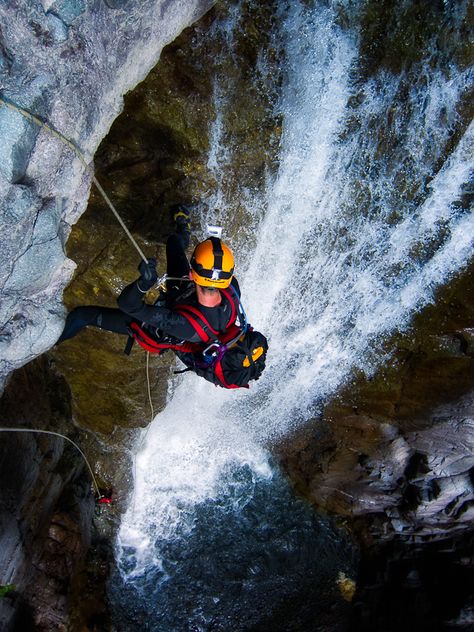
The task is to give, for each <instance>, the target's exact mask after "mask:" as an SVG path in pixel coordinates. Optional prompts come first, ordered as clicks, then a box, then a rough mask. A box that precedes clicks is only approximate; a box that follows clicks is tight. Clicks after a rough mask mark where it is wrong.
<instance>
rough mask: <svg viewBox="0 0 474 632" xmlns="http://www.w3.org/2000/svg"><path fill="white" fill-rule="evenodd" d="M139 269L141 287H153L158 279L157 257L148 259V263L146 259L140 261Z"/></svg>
mask: <svg viewBox="0 0 474 632" xmlns="http://www.w3.org/2000/svg"><path fill="white" fill-rule="evenodd" d="M138 271H139V272H140V279H139V282H140V289H141V290H149V289H150V288H152V287H153V286H154V285H155V283H156V282H157V280H158V273H157V271H156V259H148V261H147V262H146V263H145V261H140V265H139V266H138Z"/></svg>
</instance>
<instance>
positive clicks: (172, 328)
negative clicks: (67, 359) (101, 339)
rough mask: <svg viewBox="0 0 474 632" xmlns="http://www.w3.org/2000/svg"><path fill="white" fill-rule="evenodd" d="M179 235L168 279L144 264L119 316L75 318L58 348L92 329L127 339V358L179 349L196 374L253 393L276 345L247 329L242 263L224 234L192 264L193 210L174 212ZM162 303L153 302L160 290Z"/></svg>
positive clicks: (172, 243) (170, 251)
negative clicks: (237, 272)
mask: <svg viewBox="0 0 474 632" xmlns="http://www.w3.org/2000/svg"><path fill="white" fill-rule="evenodd" d="M172 213H173V218H174V221H175V223H176V231H175V232H174V233H173V234H172V235H170V236H169V237H168V240H167V242H166V274H165V275H164V276H163V277H162V278H160V279H159V278H158V273H157V270H156V259H152V258H150V259H147V260H143V261H141V262H140V264H139V266H138V270H139V272H140V277H139V278H138V279H136V280H135V281H134V282H133V283H130V284H129V285H127V286H126V287H125V288H124V290H123V291H122V292H121V294H120V296H119V297H118V300H117V302H118V306H119V309H113V308H107V307H100V306H92V305H88V306H81V307H77V308H76V309H74V310H73V311H72V312H70V313H69V314H68V317H67V319H66V324H65V327H64V331H63V333H62V334H61V336H60V338H59V340H58V343H62V342H64V341H65V340H68V339H70V338H73V337H74V336H76V335H77V334H78V333H79V332H80V331H81V330H82V329H84V328H85V327H88V326H93V327H98V328H100V329H104V330H107V331H111V332H114V333H118V334H122V335H127V336H128V342H127V345H126V348H125V353H126V354H129V353H130V351H131V348H132V346H133V343H134V342H137V343H138V344H139V345H140V346H141V347H142V348H144V349H145V350H146V351H148V352H151V353H158V354H162V353H164V352H165V351H167V350H172V351H174V353H175V354H176V356H177V357H178V358H179V359H180V360H181V361H182V362H183V364H184V365H185V367H186V368H185V369H183V370H182V371H176V373H184V372H186V371H193V372H194V373H196V374H197V375H199V376H200V377H203V378H204V379H206V380H208V381H209V382H212V383H213V384H215V385H216V386H221V387H223V388H227V389H235V388H248V387H249V382H251V381H252V380H258V379H259V377H260V376H261V374H262V372H263V370H264V368H265V360H266V353H267V350H268V342H267V339H266V337H265V336H264V335H263V334H261V333H260V332H258V331H255V330H254V329H253V327H252V326H251V325H250V324H249V323H248V322H247V317H246V315H245V311H244V309H243V306H242V303H241V300H240V288H239V284H238V281H237V279H236V278H235V277H234V256H233V254H232V251H231V250H230V248H229V247H228V246H227V245H226V244H225V243H223V241H222V240H221V239H220V235H221V230H220V229H218V230H215V231H213V234H211V236H209V237H208V238H207V239H205V240H204V241H202V242H200V243H198V244H197V246H196V247H195V249H194V252H193V255H192V257H191V261H190V262H189V261H188V259H187V256H186V252H185V251H186V249H187V248H188V246H189V243H190V236H191V233H190V215H189V213H190V210H189V208H188V207H186V206H184V205H182V204H179V205H176V206H175V207H173V209H172ZM157 285H158V287H159V288H160V294H159V296H158V299H157V300H156V302H155V303H153V304H149V303H147V302H146V300H145V298H146V295H147V294H148V292H149V291H150V290H151V289H152V288H154V287H156V286H157Z"/></svg>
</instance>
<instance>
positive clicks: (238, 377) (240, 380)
mask: <svg viewBox="0 0 474 632" xmlns="http://www.w3.org/2000/svg"><path fill="white" fill-rule="evenodd" d="M267 350H268V342H267V339H266V338H265V336H264V335H263V334H261V333H260V332H259V331H255V330H253V329H251V328H249V329H248V330H247V331H246V333H245V334H242V336H241V337H240V338H239V340H238V341H237V342H236V343H235V344H234V345H232V346H231V347H230V348H229V349H226V350H225V351H224V352H223V353H222V354H219V353H218V354H217V356H216V359H215V360H214V362H213V363H212V364H210V365H209V366H207V367H203V366H196V365H195V366H194V368H193V370H194V371H195V372H196V373H197V374H198V375H200V376H201V377H203V378H205V379H206V380H208V381H209V382H213V383H214V384H216V385H217V386H222V387H224V388H249V382H250V381H251V380H258V378H259V377H260V376H261V374H262V372H263V370H264V368H265V360H266V356H267Z"/></svg>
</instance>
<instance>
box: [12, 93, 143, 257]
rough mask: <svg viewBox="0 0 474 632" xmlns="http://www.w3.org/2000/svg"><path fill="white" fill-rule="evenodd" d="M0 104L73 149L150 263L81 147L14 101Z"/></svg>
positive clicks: (124, 228)
mask: <svg viewBox="0 0 474 632" xmlns="http://www.w3.org/2000/svg"><path fill="white" fill-rule="evenodd" d="M0 102H1V103H3V105H5V106H6V107H7V108H9V109H10V110H13V111H14V112H19V113H20V114H21V115H22V116H24V117H25V118H27V119H28V120H29V121H32V122H33V123H35V125H38V126H39V127H41V128H43V129H44V130H46V132H48V134H50V135H51V136H54V137H55V138H58V139H59V140H60V141H61V142H62V143H64V144H65V145H66V146H67V147H69V149H71V150H72V151H73V152H74V153H75V154H76V156H77V157H78V158H79V160H80V161H81V162H82V164H83V165H84V167H85V168H86V170H87V172H88V173H89V175H90V176H91V178H92V182H93V183H94V184H95V186H96V187H97V189H98V191H99V193H100V194H101V195H102V197H103V198H104V200H105V202H106V204H107V206H108V207H109V208H110V210H111V211H112V213H113V214H114V215H115V217H116V219H117V221H118V222H119V224H120V226H121V227H122V228H123V230H124V231H125V234H126V235H127V237H128V238H129V239H130V241H131V242H132V244H133V245H134V246H135V248H136V250H137V252H138V254H139V255H140V257H141V258H142V259H143V261H145V263H148V259H147V258H146V257H145V255H144V254H143V252H142V250H141V248H140V246H139V245H138V244H137V242H136V241H135V239H134V237H133V235H132V234H131V232H130V231H129V230H128V228H127V227H126V225H125V223H124V221H123V219H122V218H121V217H120V215H119V213H118V211H117V209H116V208H115V206H114V205H113V204H112V202H111V201H110V199H109V197H108V195H107V193H106V192H105V191H104V189H103V188H102V186H101V184H100V182H99V181H98V180H97V178H96V177H95V175H94V170H93V168H92V167H91V165H90V164H89V163H88V162H87V160H86V157H85V156H84V154H83V152H82V151H81V150H80V149H79V147H78V146H77V145H76V144H75V143H73V142H72V141H71V140H69V138H67V137H66V136H64V134H61V132H58V131H57V130H56V129H54V128H53V127H51V125H49V124H48V123H46V122H45V121H42V120H41V119H40V118H38V117H37V116H35V115H34V114H31V112H28V110H25V109H24V108H22V107H20V106H19V105H17V104H16V103H13V102H12V101H9V100H7V99H5V97H2V96H0Z"/></svg>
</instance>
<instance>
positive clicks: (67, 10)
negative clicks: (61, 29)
mask: <svg viewBox="0 0 474 632" xmlns="http://www.w3.org/2000/svg"><path fill="white" fill-rule="evenodd" d="M47 7H48V8H47V11H48V12H49V13H51V14H53V15H56V16H57V17H58V18H59V19H60V20H61V21H62V22H64V24H66V25H67V26H71V25H72V23H73V22H74V20H75V19H76V18H77V17H79V16H80V15H81V14H82V13H84V11H85V10H86V2H85V0H53V2H48V3H47Z"/></svg>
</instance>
